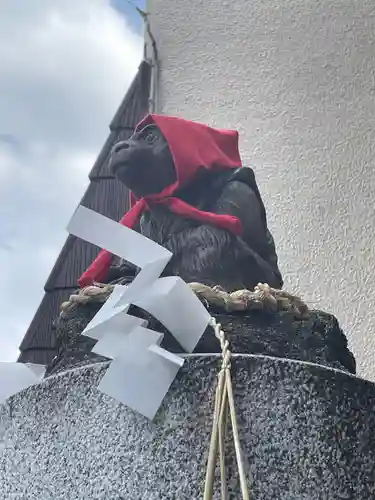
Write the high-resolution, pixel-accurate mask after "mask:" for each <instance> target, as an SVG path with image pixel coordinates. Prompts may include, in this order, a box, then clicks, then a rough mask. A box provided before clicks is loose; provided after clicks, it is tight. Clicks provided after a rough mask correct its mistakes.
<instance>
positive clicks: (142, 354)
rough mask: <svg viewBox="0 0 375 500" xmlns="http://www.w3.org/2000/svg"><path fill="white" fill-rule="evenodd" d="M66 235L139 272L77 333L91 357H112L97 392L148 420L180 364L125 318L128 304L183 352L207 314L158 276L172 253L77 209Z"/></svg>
mask: <svg viewBox="0 0 375 500" xmlns="http://www.w3.org/2000/svg"><path fill="white" fill-rule="evenodd" d="M68 231H69V233H70V234H73V235H75V236H77V237H79V238H82V239H84V240H86V241H88V242H90V243H92V244H94V245H97V246H98V247H100V248H104V249H105V250H108V251H109V252H111V253H112V254H114V255H117V256H119V257H121V258H122V259H124V260H126V261H128V262H130V263H132V264H135V265H136V266H137V267H139V268H140V269H141V270H140V272H139V273H138V274H137V276H136V278H135V279H134V280H133V282H132V283H131V284H130V285H128V286H122V285H117V286H116V287H115V289H114V291H113V293H112V295H111V297H110V298H109V299H108V300H107V302H106V303H105V304H104V305H103V307H102V308H101V309H100V311H99V312H98V314H97V315H96V316H95V317H94V318H93V319H92V321H91V322H90V323H89V324H88V325H87V327H86V328H85V330H84V331H83V335H86V336H89V337H92V338H94V339H96V340H98V342H97V343H96V345H95V347H94V348H93V351H94V352H95V353H97V354H100V355H102V356H105V357H108V358H110V359H112V362H111V365H110V366H109V368H108V370H107V372H106V374H105V375H104V377H103V378H102V380H101V382H100V384H99V390H100V391H102V392H104V393H106V394H107V395H109V396H111V397H113V398H115V399H117V400H118V401H120V402H122V403H123V404H125V405H127V406H128V407H130V408H132V409H133V410H135V411H137V412H139V413H141V414H142V415H144V416H146V417H147V418H149V419H153V418H154V416H155V414H156V412H157V410H158V409H159V407H160V405H161V403H162V401H163V399H164V397H165V395H166V393H167V392H168V390H169V387H170V386H171V384H172V382H173V380H174V378H175V377H176V375H177V373H178V371H179V369H180V368H181V366H182V365H183V362H184V361H183V358H182V357H181V356H177V355H175V354H172V353H170V352H168V351H166V350H165V349H163V348H161V347H160V344H161V342H162V340H163V335H162V334H161V333H158V332H155V331H153V330H150V329H148V328H147V326H148V325H147V322H145V321H144V320H141V319H140V318H136V317H134V316H131V315H130V314H128V311H129V307H130V305H132V304H134V305H136V306H138V307H140V308H142V309H144V310H145V311H147V312H149V313H150V314H151V315H152V316H153V317H155V318H156V319H157V320H159V321H160V323H162V324H163V325H164V326H165V327H166V328H167V329H168V331H170V332H171V334H172V335H173V336H174V337H175V338H176V340H177V341H178V342H179V344H180V345H181V346H182V348H183V349H184V350H185V352H187V353H191V352H192V351H193V350H194V348H195V346H196V345H197V343H198V341H199V339H200V337H201V336H202V334H203V332H204V331H205V329H206V327H207V325H208V322H209V320H210V316H209V313H208V311H207V310H206V309H205V308H204V306H203V305H202V304H201V302H200V301H199V300H198V298H197V297H196V296H195V294H194V293H193V292H192V290H191V289H190V287H189V286H188V285H187V284H186V283H185V282H184V281H183V280H182V279H181V278H179V277H175V276H172V277H166V278H160V275H161V273H162V272H163V270H164V268H165V266H166V265H167V264H168V262H169V260H170V259H171V257H172V254H171V253H170V252H169V251H168V250H166V249H165V248H163V247H161V246H160V245H158V244H157V243H155V242H153V241H152V240H150V239H148V238H146V237H144V236H142V235H140V234H139V233H137V232H135V231H133V230H132V229H129V228H127V227H124V226H122V225H121V224H119V223H117V222H114V221H112V220H110V219H108V218H107V217H104V216H103V215H100V214H98V213H96V212H94V211H92V210H89V209H88V208H85V207H83V206H79V207H78V209H77V210H76V212H75V214H74V216H73V218H72V220H71V222H70V223H69V226H68Z"/></svg>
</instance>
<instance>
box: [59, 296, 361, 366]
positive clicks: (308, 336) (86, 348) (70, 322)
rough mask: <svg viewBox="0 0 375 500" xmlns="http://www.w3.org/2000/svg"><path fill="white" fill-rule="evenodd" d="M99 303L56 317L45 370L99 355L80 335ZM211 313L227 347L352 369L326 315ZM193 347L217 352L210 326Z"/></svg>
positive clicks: (168, 343) (170, 341) (169, 342)
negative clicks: (53, 352)
mask: <svg viewBox="0 0 375 500" xmlns="http://www.w3.org/2000/svg"><path fill="white" fill-rule="evenodd" d="M99 308H100V306H99V305H98V304H87V305H84V306H78V307H77V309H75V310H74V311H71V312H70V313H69V314H68V316H67V317H66V318H63V319H62V318H59V319H58V320H57V321H56V328H57V343H58V347H59V354H58V356H57V358H56V360H55V361H54V364H53V366H51V367H50V370H49V373H50V374H52V373H57V372H58V371H61V370H64V369H66V368H68V367H73V366H80V365H82V364H86V363H93V362H99V361H104V360H105V358H103V357H101V356H98V355H97V354H94V353H91V352H90V351H91V349H92V348H93V346H94V345H95V340H93V339H90V338H88V337H84V336H81V335H80V334H81V332H82V331H83V329H84V328H85V326H86V325H87V324H88V322H89V321H90V320H91V319H92V318H93V317H94V315H95V314H96V312H97V311H98V310H99ZM129 312H130V314H135V315H140V316H142V317H145V318H147V319H149V321H150V323H149V327H150V328H151V329H154V330H157V331H162V332H164V333H165V338H164V341H163V344H162V345H163V347H165V348H166V349H168V350H170V351H171V352H175V353H181V352H183V351H182V348H181V347H180V346H179V345H178V343H177V342H176V341H175V340H174V338H173V337H172V335H170V333H169V332H168V331H167V330H166V329H165V328H164V327H163V326H162V325H161V324H160V323H159V322H158V321H156V320H155V319H154V318H152V317H150V316H149V315H148V314H147V313H145V312H144V311H141V310H139V309H137V308H135V307H133V309H131V310H130V311H129ZM212 314H213V315H214V316H215V317H216V319H217V321H219V322H220V323H221V324H222V325H223V328H224V330H225V333H226V334H227V336H228V339H229V340H230V343H231V349H232V351H233V352H241V353H246V354H265V355H269V356H277V357H282V358H290V359H299V360H301V361H310V362H314V363H319V364H322V365H325V366H331V367H333V368H339V369H342V370H347V371H349V372H351V373H355V359H354V357H353V355H352V353H351V352H350V351H349V349H348V345H347V339H346V337H345V335H344V333H343V332H342V330H341V329H340V326H339V324H338V322H337V320H336V318H335V317H334V316H332V315H331V314H327V313H324V312H322V311H311V314H310V317H309V318H308V319H306V320H300V319H296V318H294V317H293V315H292V314H291V313H288V312H287V313H278V314H266V313H264V312H251V313H248V314H247V315H244V314H222V313H219V312H215V311H213V312H212ZM195 352H196V353H217V352H220V345H219V342H218V340H217V339H216V338H215V336H214V334H213V331H212V329H211V328H207V330H206V332H205V334H204V335H203V337H202V339H201V341H200V342H199V344H198V345H197V347H196V349H195Z"/></svg>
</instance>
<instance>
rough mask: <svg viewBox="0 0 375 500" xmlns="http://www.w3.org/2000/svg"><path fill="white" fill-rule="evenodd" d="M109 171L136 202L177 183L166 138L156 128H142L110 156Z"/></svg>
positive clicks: (149, 125)
mask: <svg viewBox="0 0 375 500" xmlns="http://www.w3.org/2000/svg"><path fill="white" fill-rule="evenodd" d="M109 168H110V171H111V173H112V174H113V175H115V176H116V177H117V178H118V179H119V181H121V182H122V183H123V184H125V186H126V187H128V188H129V189H130V191H132V192H133V193H134V194H135V196H136V197H137V198H141V197H143V196H147V195H150V194H156V193H160V192H161V191H163V190H164V188H166V187H167V186H170V185H172V184H173V183H174V182H175V181H176V170H175V166H174V161H173V157H172V154H171V151H170V149H169V146H168V143H167V140H166V138H165V137H164V135H163V133H162V132H161V130H160V128H159V127H158V126H157V125H155V124H148V125H145V126H144V127H142V128H141V129H140V130H136V132H135V133H134V134H133V135H132V136H131V137H130V139H128V140H126V141H121V142H118V143H117V144H116V145H115V146H114V148H113V150H112V153H111V159H110V165H109Z"/></svg>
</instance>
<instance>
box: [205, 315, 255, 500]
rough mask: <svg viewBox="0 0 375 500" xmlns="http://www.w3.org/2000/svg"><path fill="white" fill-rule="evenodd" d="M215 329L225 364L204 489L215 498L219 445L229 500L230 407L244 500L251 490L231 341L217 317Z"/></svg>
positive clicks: (208, 498)
mask: <svg viewBox="0 0 375 500" xmlns="http://www.w3.org/2000/svg"><path fill="white" fill-rule="evenodd" d="M210 324H211V326H212V328H213V329H214V332H215V336H216V337H217V338H218V339H219V341H220V346H221V350H222V365H221V370H220V372H219V375H218V384H217V387H216V396H215V409H214V418H213V425H212V434H211V441H210V448H209V454H208V461H207V470H206V480H205V488H204V496H203V500H211V499H212V498H213V488H214V479H215V469H216V462H217V451H218V448H219V457H220V458H219V460H220V478H221V498H222V500H227V498H228V495H227V485H226V470H225V446H224V438H225V433H226V429H227V420H228V418H227V417H228V415H227V412H228V409H229V416H230V422H231V425H232V432H233V441H234V448H235V452H236V461H237V467H238V473H239V478H240V486H241V494H242V499H243V500H249V499H250V496H249V491H248V487H247V481H246V474H245V468H244V463H243V460H242V451H241V443H240V437H239V431H238V424H237V416H236V409H235V404H234V395H233V387H232V378H231V372H230V368H231V352H230V349H229V342H228V340H227V339H226V337H225V333H224V331H223V330H222V328H221V325H220V323H217V322H216V320H215V318H211V322H210Z"/></svg>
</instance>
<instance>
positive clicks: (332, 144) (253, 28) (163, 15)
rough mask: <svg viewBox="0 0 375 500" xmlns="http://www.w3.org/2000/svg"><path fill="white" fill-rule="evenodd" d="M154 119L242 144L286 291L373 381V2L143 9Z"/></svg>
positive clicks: (162, 1)
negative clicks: (234, 133) (318, 318)
mask: <svg viewBox="0 0 375 500" xmlns="http://www.w3.org/2000/svg"><path fill="white" fill-rule="evenodd" d="M149 11H150V12H151V21H152V30H153V33H154V36H155V38H156V41H157V45H158V49H159V55H160V59H161V71H160V101H159V102H160V110H161V111H163V112H165V113H169V114H176V115H180V116H182V117H184V118H190V119H195V120H199V121H203V122H206V123H209V124H211V125H214V126H218V127H228V128H229V127H234V128H237V129H238V130H239V131H240V134H241V152H242V157H243V160H244V163H245V164H247V165H250V166H252V167H253V168H254V169H255V172H256V175H257V180H258V183H259V186H260V189H261V192H262V194H263V196H264V199H265V203H266V207H267V211H268V217H269V222H270V227H271V229H272V231H273V233H274V236H275V239H276V242H277V246H278V252H279V256H280V264H281V269H282V271H283V273H284V275H285V278H286V287H287V288H288V289H291V290H295V291H296V292H299V293H300V294H302V296H303V297H304V298H305V299H306V300H307V301H309V302H311V305H315V306H317V307H319V308H323V309H325V310H328V311H330V312H333V313H334V314H336V315H337V317H338V318H339V320H340V322H341V324H342V325H343V327H344V329H345V331H346V332H347V334H348V336H349V340H350V345H351V348H352V349H353V350H354V352H355V355H356V356H357V360H358V365H359V366H358V368H359V374H360V375H362V376H365V377H368V378H371V379H375V365H374V361H375V328H374V327H375V284H374V281H375V249H374V245H375V235H374V229H375V159H374V158H375V126H374V125H375V101H374V99H375V5H374V2H373V0H359V1H353V0H333V1H330V0H323V1H319V2H318V1H315V0H288V1H284V2H283V1H280V0H251V1H250V0H234V1H231V2H230V1H223V0H199V1H198V0H192V1H186V0H149Z"/></svg>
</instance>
